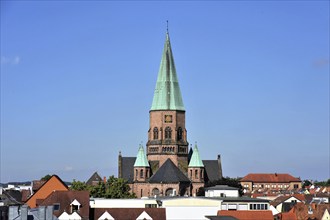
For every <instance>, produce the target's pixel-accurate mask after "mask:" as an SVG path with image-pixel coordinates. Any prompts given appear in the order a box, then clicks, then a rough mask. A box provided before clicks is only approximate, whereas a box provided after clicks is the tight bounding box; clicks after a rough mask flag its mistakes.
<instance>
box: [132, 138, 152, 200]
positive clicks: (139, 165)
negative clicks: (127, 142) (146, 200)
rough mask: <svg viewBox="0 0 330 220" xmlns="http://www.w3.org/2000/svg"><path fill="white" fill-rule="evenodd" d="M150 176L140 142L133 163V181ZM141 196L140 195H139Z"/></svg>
mask: <svg viewBox="0 0 330 220" xmlns="http://www.w3.org/2000/svg"><path fill="white" fill-rule="evenodd" d="M149 177H150V166H149V163H148V159H147V156H146V155H145V153H144V150H143V146H142V145H141V144H140V147H139V151H138V154H137V156H136V160H135V163H134V181H137V182H146V181H147V179H148V178H149ZM141 197H142V195H141Z"/></svg>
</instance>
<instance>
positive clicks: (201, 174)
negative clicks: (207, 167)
mask: <svg viewBox="0 0 330 220" xmlns="http://www.w3.org/2000/svg"><path fill="white" fill-rule="evenodd" d="M200 174H201V179H203V178H204V177H203V170H201V173H200Z"/></svg>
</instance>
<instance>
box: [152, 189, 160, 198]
mask: <svg viewBox="0 0 330 220" xmlns="http://www.w3.org/2000/svg"><path fill="white" fill-rule="evenodd" d="M152 195H153V196H158V195H159V189H158V188H153V190H152Z"/></svg>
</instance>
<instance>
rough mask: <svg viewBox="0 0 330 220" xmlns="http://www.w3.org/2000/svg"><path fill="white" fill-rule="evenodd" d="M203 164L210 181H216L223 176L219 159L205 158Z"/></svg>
mask: <svg viewBox="0 0 330 220" xmlns="http://www.w3.org/2000/svg"><path fill="white" fill-rule="evenodd" d="M203 164H204V169H205V172H206V175H205V176H206V179H207V180H208V181H215V180H219V179H221V178H222V170H221V167H220V166H219V163H218V160H203Z"/></svg>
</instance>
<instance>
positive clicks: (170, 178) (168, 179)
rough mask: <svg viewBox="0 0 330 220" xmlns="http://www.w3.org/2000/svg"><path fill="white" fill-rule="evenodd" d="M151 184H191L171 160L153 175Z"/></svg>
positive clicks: (150, 180)
mask: <svg viewBox="0 0 330 220" xmlns="http://www.w3.org/2000/svg"><path fill="white" fill-rule="evenodd" d="M149 182H150V183H161V182H162V183H178V182H190V180H189V179H188V177H186V175H184V174H183V173H182V172H181V170H180V169H179V168H178V167H177V166H175V164H174V163H173V162H172V160H171V159H167V160H166V161H165V163H164V164H163V165H162V166H161V167H160V168H159V169H158V170H157V172H156V173H155V174H154V175H152V177H150V179H149Z"/></svg>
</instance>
